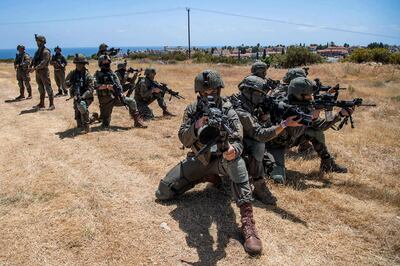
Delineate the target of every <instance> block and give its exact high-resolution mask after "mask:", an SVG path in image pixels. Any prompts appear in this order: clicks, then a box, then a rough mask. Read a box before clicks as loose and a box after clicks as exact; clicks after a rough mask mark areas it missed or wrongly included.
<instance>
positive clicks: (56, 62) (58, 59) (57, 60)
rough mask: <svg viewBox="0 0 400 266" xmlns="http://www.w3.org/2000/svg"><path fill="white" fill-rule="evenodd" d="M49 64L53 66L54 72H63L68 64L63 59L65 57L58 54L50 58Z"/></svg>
mask: <svg viewBox="0 0 400 266" xmlns="http://www.w3.org/2000/svg"><path fill="white" fill-rule="evenodd" d="M50 64H51V65H52V66H54V70H64V69H65V67H66V66H67V64H68V62H67V60H66V59H65V57H64V56H63V55H62V54H61V53H60V54H54V55H53V56H52V57H51V61H50Z"/></svg>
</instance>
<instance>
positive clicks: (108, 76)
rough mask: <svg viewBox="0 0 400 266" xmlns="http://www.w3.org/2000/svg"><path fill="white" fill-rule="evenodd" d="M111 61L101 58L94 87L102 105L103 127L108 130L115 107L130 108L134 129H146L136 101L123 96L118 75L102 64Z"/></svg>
mask: <svg viewBox="0 0 400 266" xmlns="http://www.w3.org/2000/svg"><path fill="white" fill-rule="evenodd" d="M105 60H108V61H109V62H110V63H111V59H110V57H109V56H108V55H103V56H100V58H99V66H100V67H101V70H100V71H96V73H95V76H94V80H95V82H94V84H95V85H94V86H95V89H96V90H97V96H98V99H99V104H100V116H101V118H102V126H103V127H106V128H108V127H109V126H110V122H111V113H112V110H113V108H114V106H124V105H126V106H128V108H129V114H130V115H131V117H132V118H133V120H134V127H143V128H144V127H146V126H145V125H144V124H143V122H142V121H141V119H140V117H139V113H138V111H137V106H136V101H135V100H134V99H133V98H129V97H125V96H124V95H123V88H122V86H121V83H120V82H119V79H118V77H117V75H116V74H115V73H114V72H112V70H111V69H110V68H109V67H108V68H104V67H103V64H102V62H103V61H105ZM101 85H111V86H112V87H113V88H112V89H102V88H101V87H100V86H101Z"/></svg>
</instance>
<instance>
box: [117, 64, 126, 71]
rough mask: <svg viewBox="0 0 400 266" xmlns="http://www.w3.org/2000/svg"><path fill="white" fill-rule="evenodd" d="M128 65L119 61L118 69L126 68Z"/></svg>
mask: <svg viewBox="0 0 400 266" xmlns="http://www.w3.org/2000/svg"><path fill="white" fill-rule="evenodd" d="M126 65H127V63H126V62H119V63H118V64H117V69H118V70H121V69H124V68H126Z"/></svg>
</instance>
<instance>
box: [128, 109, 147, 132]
mask: <svg viewBox="0 0 400 266" xmlns="http://www.w3.org/2000/svg"><path fill="white" fill-rule="evenodd" d="M132 118H133V121H134V124H133V126H134V127H139V128H147V125H145V123H144V122H143V120H142V118H141V117H140V115H139V112H138V111H135V112H133V113H132Z"/></svg>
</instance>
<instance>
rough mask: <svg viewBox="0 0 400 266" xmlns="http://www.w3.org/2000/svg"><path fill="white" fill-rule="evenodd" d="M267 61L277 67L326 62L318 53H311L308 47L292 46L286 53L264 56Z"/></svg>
mask: <svg viewBox="0 0 400 266" xmlns="http://www.w3.org/2000/svg"><path fill="white" fill-rule="evenodd" d="M262 61H264V62H265V63H267V64H269V65H271V66H274V67H276V68H292V67H298V66H306V65H310V64H317V63H322V62H324V59H323V58H322V57H321V56H320V55H319V54H316V53H311V52H310V51H309V50H308V49H307V48H306V47H298V46H291V47H289V48H287V50H286V53H284V54H273V55H270V56H269V57H264V56H263V58H262Z"/></svg>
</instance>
